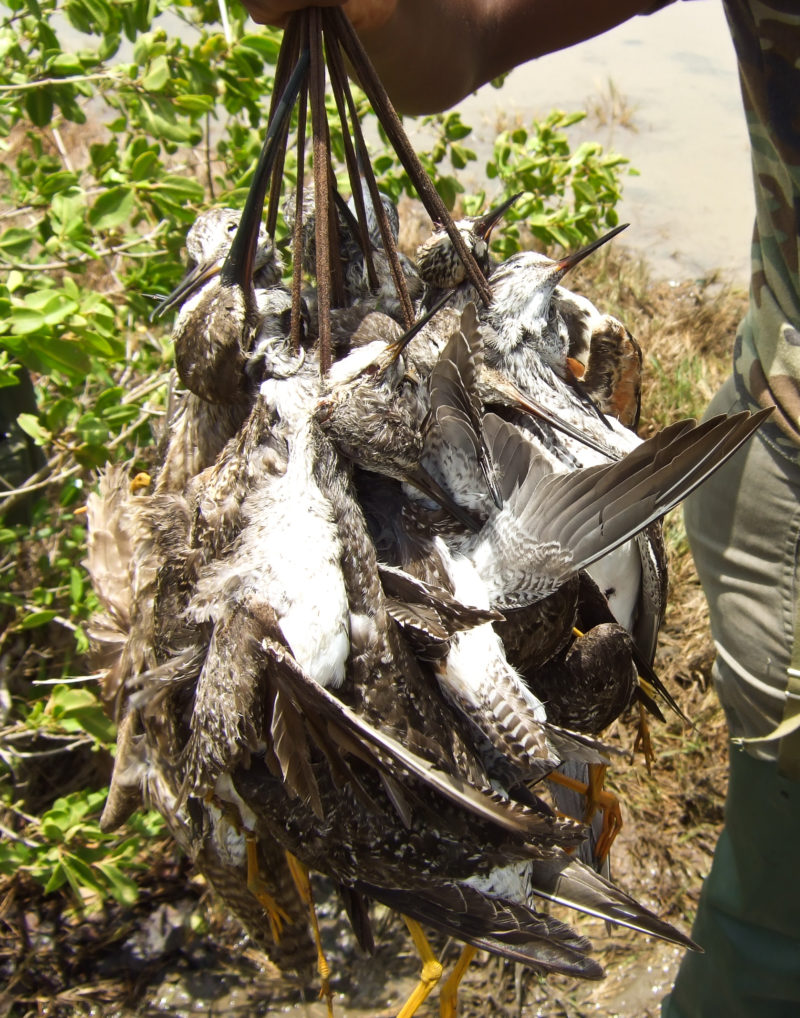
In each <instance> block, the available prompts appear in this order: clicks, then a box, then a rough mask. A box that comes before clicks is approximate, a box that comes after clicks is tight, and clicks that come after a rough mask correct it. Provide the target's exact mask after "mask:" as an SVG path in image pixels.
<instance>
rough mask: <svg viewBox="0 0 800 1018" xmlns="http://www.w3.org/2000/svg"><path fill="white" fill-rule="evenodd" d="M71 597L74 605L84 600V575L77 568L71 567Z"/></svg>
mask: <svg viewBox="0 0 800 1018" xmlns="http://www.w3.org/2000/svg"><path fill="white" fill-rule="evenodd" d="M69 596H70V600H71V601H72V603H73V605H76V604H78V602H79V601H81V600H82V598H83V574H82V573H81V571H80V569H76V568H75V566H70V569H69Z"/></svg>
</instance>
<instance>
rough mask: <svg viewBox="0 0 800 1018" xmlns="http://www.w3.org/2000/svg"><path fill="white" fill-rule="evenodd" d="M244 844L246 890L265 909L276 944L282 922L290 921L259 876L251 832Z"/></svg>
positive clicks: (255, 843)
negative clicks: (245, 854)
mask: <svg viewBox="0 0 800 1018" xmlns="http://www.w3.org/2000/svg"><path fill="white" fill-rule="evenodd" d="M245 845H246V846H247V890H248V891H249V892H250V893H251V894H252V895H253V896H254V897H255V898H256V899H257V900H258V902H259V904H261V905H263V906H264V908H265V909H266V912H267V916H268V918H269V928H270V932H271V933H272V939H273V940H274V941H275V943H276V944H277V943H278V941H279V940H280V938H281V933H283V924H284V923H288V922H291V919H290V918H289V916H288V915H287V914H286V912H285V911H284V910H283V909H282V908H281V907H280V905H279V904H278V903H277V901H275V899H274V898H273V897H272V895H271V894H270V892H269V888H268V886H267V884H266V883H265V882H264V880H262V878H261V871H260V867H259V865H258V842H257V841H256V839H255V837H254V836H253V835H252V834H250V835H248V836H247V837H246V838H245Z"/></svg>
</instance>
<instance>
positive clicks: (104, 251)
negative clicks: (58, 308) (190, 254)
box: [0, 222, 167, 272]
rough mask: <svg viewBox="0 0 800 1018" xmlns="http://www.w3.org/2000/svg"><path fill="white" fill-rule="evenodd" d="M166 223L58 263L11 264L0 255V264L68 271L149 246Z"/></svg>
mask: <svg viewBox="0 0 800 1018" xmlns="http://www.w3.org/2000/svg"><path fill="white" fill-rule="evenodd" d="M166 225H167V224H166V222H161V223H159V224H158V225H157V226H154V227H153V229H152V230H151V231H150V232H149V233H145V234H142V236H141V237H136V238H135V239H133V240H126V241H125V243H124V244H115V245H114V246H113V247H108V248H101V249H100V250H99V251H94V252H93V253H92V254H83V255H78V256H77V257H76V258H69V259H67V260H64V261H60V262H30V263H28V262H12V261H9V260H8V259H7V258H4V257H3V256H2V255H0V262H2V263H3V265H7V266H8V267H9V268H10V269H19V270H20V272H50V271H53V270H57V269H70V268H72V267H73V266H74V265H85V264H87V262H95V261H99V259H101V258H107V257H109V256H111V255H117V254H122V253H123V252H126V251H128V252H131V249H132V248H134V247H139V245H140V244H149V243H150V241H152V240H154V239H155V238H156V237H157V236H158V235H159V233H161V232H162V231H163V230H165V229H166ZM160 254H161V252H160V251H142V252H139V253H138V254H133V253H129V254H128V257H129V258H154V257H155V256H156V255H160Z"/></svg>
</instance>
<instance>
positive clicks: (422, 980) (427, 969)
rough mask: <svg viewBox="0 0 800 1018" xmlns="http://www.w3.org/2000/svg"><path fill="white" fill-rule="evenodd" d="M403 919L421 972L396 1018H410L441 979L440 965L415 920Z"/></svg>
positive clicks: (405, 917)
mask: <svg viewBox="0 0 800 1018" xmlns="http://www.w3.org/2000/svg"><path fill="white" fill-rule="evenodd" d="M403 919H404V920H405V924H406V926H407V927H408V932H409V933H410V934H411V939H412V940H413V941H414V946H415V947H416V949H417V953H418V954H419V956H420V959H421V960H422V972H420V977H419V982H418V983H417V986H416V989H415V990H414V991H413V993H412V994H411V996H410V997H409V998H408V1000H407V1001H406V1002H405V1004H404V1005H403V1007H402V1008H401V1009H400V1011H398V1013H397V1018H411V1016H412V1015H413V1014H415V1013H416V1011H417V1009H418V1008H419V1006H420V1005H421V1004H422V1002H423V1001H424V1000H425V998H426V997H427V996H428V994H429V993H430V992H431V990H432V989H433V988H434V986H436V984H437V983H438V982H439V980H440V979H441V978H442V963H441V962H440V961H439V959H438V958H437V957H436V955H435V954H434V953H433V948H432V947H431V945H430V944H429V943H428V938H427V937H426V936H425V934H424V933H423V931H422V927H421V926H420V924H419V923H418V922H417V921H416V920H415V919H409V918H408V916H403Z"/></svg>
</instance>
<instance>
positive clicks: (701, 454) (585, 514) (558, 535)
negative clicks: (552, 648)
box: [481, 409, 771, 609]
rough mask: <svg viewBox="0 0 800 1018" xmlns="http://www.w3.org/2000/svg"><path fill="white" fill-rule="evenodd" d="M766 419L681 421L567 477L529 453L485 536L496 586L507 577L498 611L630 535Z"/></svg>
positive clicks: (531, 596) (531, 597)
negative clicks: (612, 459) (522, 474)
mask: <svg viewBox="0 0 800 1018" xmlns="http://www.w3.org/2000/svg"><path fill="white" fill-rule="evenodd" d="M769 413H771V409H770V410H766V411H759V412H758V413H756V414H752V415H751V414H750V413H748V412H747V411H744V412H742V413H740V414H736V415H735V416H733V417H724V416H723V417H715V418H712V419H711V420H709V421H706V422H704V423H702V424H699V425H695V423H694V422H693V421H682V422H679V423H677V424H674V425H671V426H669V427H667V428H665V429H664V430H663V431H661V432H659V434H657V435H655V436H654V437H653V438H651V439H648V440H647V441H646V442H643V443H642V444H641V445H640V446H638V447H637V448H636V449H634V450H633V451H632V452H630V453H628V454H627V455H626V456H625V457H623V458H622V459H621V460H619V461H618V462H617V463H611V464H604V465H602V466H596V467H589V468H587V469H584V470H578V471H575V472H573V473H558V474H554V473H550V474H547V470H548V469H549V466H548V464H547V463H546V461H545V460H544V458H543V457H540V456H537V455H536V454H534V456H533V457H532V459H531V466H530V469H529V472H528V476H527V477H526V478H525V480H524V481H523V482H522V483H521V484H520V485H519V486H518V487H517V488H516V490H515V492H514V494H513V495H512V497H511V498H510V500H509V502H508V503H507V504H506V507H505V509H504V511H503V513H501V514H498V515H497V517H496V518H495V520H493V521H491V524H490V526H491V532H490V533H488V535H487V536H489V537H494V538H495V540H496V542H497V545H498V548H500V549H502V550H503V552H504V554H503V555H502V561H500V562H499V564H498V573H499V574H500V575H501V581H502V572H503V569H504V568H505V569H507V570H508V571H509V572H508V577H507V579H506V581H504V582H499V583H497V582H496V587H497V588H498V589H497V590H496V592H495V593H496V598H495V603H496V604H497V606H498V607H500V608H501V609H502V608H503V607H504V606H517V605H523V604H526V603H527V604H529V603H531V602H532V601H535V600H538V599H539V598H540V597H542V596H543V595H544V594H546V593H549V592H550V591H551V590H554V589H555V588H556V587H557V586H559V585H560V584H561V583H563V582H564V581H565V580H566V579H568V578H569V577H570V576H572V575H573V574H574V573H576V572H578V571H579V570H581V569H584V568H585V567H586V566H588V565H590V564H591V563H592V562H595V561H596V560H597V559H599V558H601V557H602V556H603V555H606V554H607V553H608V552H610V551H613V549H614V548H616V547H618V546H619V545H621V544H622V543H623V542H625V541H627V540H628V539H629V538H632V537H634V536H635V535H636V534H638V533H639V532H640V531H642V530H643V529H644V528H645V527H647V526H648V525H649V524H650V523H652V522H653V521H654V520H656V519H658V518H659V517H661V516H663V515H664V514H665V513H666V512H668V511H669V510H670V509H673V508H674V507H675V506H676V505H677V504H678V503H679V502H680V501H681V500H682V499H683V498H685V497H686V496H687V495H688V494H690V493H691V492H692V491H694V489H695V488H696V487H697V486H698V485H699V484H701V483H702V482H703V481H704V480H705V479H706V478H707V477H708V476H709V475H710V474H711V473H713V472H714V470H716V469H717V467H719V466H721V464H722V463H724V462H725V460H726V459H728V457H729V456H731V455H732V454H733V453H734V452H735V451H736V450H737V449H738V448H739V447H740V446H741V445H742V443H743V442H745V441H747V439H748V438H750V437H751V436H752V435H753V433H754V432H755V430H756V429H757V428H758V427H759V426H760V424H761V423H762V421H763V420H764V419H765V418H766V417H767V416H768V415H769ZM521 440H522V439H521ZM485 529H487V528H485ZM481 536H483V535H481ZM525 564H527V565H528V569H527V572H526V570H525V568H524V566H525ZM526 584H527V588H526V586H525V585H526Z"/></svg>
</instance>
